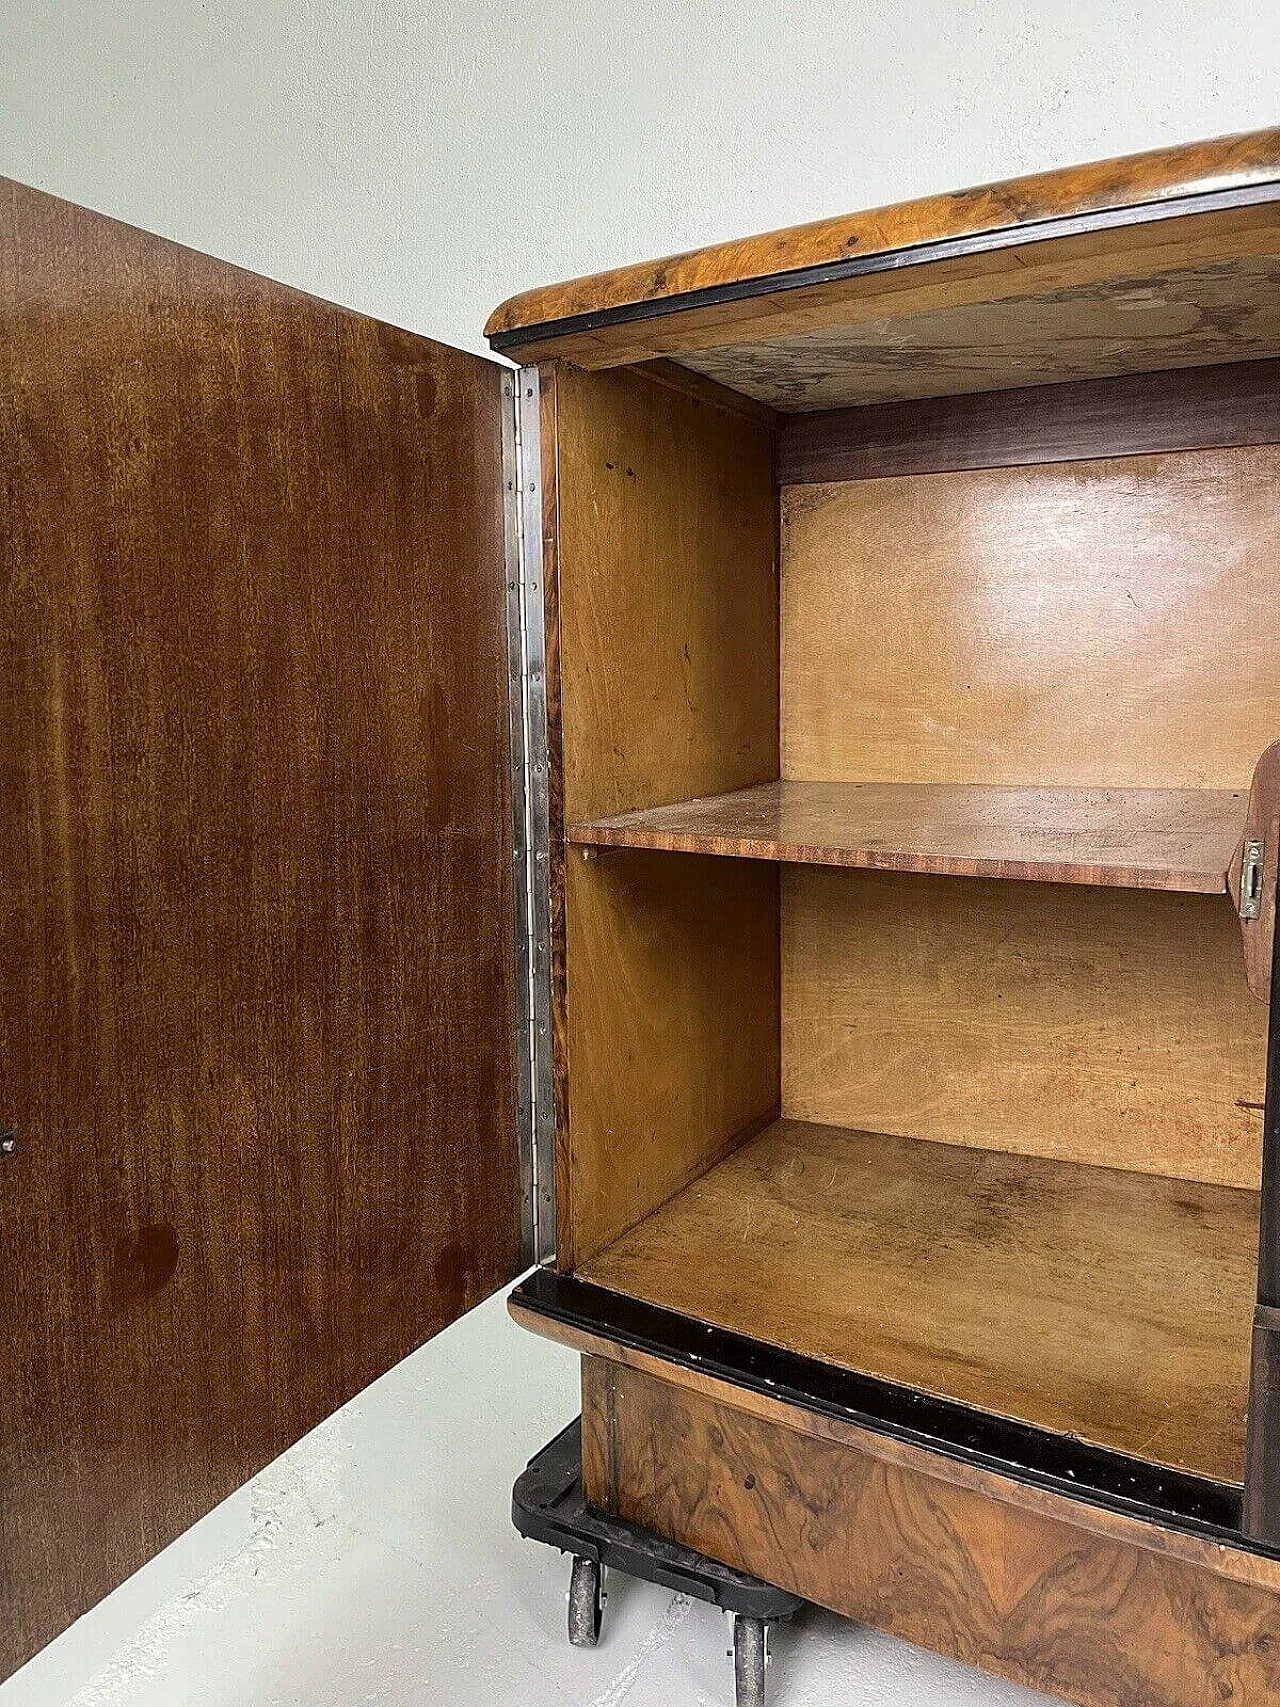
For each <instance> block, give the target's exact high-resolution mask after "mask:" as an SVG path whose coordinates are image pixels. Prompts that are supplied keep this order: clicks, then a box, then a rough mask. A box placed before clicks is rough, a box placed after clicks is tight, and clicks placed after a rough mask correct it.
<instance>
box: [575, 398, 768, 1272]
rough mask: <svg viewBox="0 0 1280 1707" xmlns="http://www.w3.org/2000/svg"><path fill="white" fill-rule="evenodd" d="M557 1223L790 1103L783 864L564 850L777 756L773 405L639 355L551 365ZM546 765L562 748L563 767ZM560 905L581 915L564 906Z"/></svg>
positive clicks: (691, 1172)
mask: <svg viewBox="0 0 1280 1707" xmlns="http://www.w3.org/2000/svg"><path fill="white" fill-rule="evenodd" d="M544 405H545V406H544V412H543V434H544V445H543V473H544V484H546V485H548V486H549V487H552V488H554V490H553V491H552V490H549V491H548V493H547V494H546V497H547V499H548V502H549V503H550V505H551V513H552V520H553V526H552V527H551V528H550V529H549V530H548V531H549V533H550V535H551V537H552V539H553V541H554V543H555V547H556V549H555V553H554V554H552V553H548V557H547V561H546V563H545V564H544V573H545V575H546V579H547V600H548V604H547V608H548V619H549V634H548V679H547V688H548V698H549V704H550V707H551V720H552V739H553V741H555V740H556V739H558V740H559V741H560V742H561V743H562V752H563V765H564V798H563V802H562V803H561V802H560V801H555V802H554V803H553V820H554V821H553V824H552V837H553V851H554V855H555V863H554V864H553V871H552V878H553V885H552V888H553V896H552V916H553V958H554V963H555V964H554V973H555V976H554V980H553V991H554V1008H555V1014H554V1019H555V1027H556V1094H557V1102H556V1116H557V1166H556V1178H557V1190H558V1207H557V1225H558V1240H557V1242H558V1253H559V1261H560V1263H561V1265H562V1266H563V1267H566V1268H571V1267H572V1266H574V1264H575V1262H577V1261H584V1260H586V1259H587V1258H588V1257H590V1256H591V1255H592V1254H593V1253H594V1252H595V1251H596V1250H598V1249H599V1248H600V1246H601V1245H603V1244H607V1243H608V1242H609V1240H610V1239H612V1238H615V1237H617V1235H618V1234H620V1233H622V1232H624V1231H625V1230H626V1228H627V1227H629V1226H630V1225H631V1224H632V1223H633V1222H634V1221H636V1220H638V1219H639V1218H640V1217H641V1216H643V1215H646V1214H647V1213H649V1211H650V1210H652V1209H655V1208H656V1207H657V1206H658V1205H659V1204H660V1203H662V1202H663V1201H664V1200H665V1199H666V1198H667V1197H669V1196H670V1195H671V1194H672V1193H673V1192H675V1191H677V1190H679V1189H680V1188H681V1186H683V1185H685V1184H687V1183H688V1181H689V1180H690V1179H691V1178H694V1177H695V1176H696V1175H697V1174H698V1173H700V1172H701V1171H702V1170H703V1169H704V1168H706V1167H709V1166H710V1165H711V1164H712V1163H713V1162H714V1161H716V1160H717V1159H718V1158H719V1157H720V1156H722V1155H723V1154H724V1153H725V1151H726V1149H727V1148H729V1147H731V1146H732V1144H733V1143H734V1142H735V1140H736V1139H737V1138H738V1137H739V1136H741V1135H743V1134H744V1133H745V1132H747V1131H752V1130H755V1129H756V1128H757V1127H758V1126H759V1125H760V1124H762V1123H763V1122H765V1121H767V1120H768V1119H770V1118H772V1116H773V1115H774V1114H775V1113H776V1111H777V1107H778V1098H779V1072H780V1069H779V1059H778V1056H779V1013H778V1001H779V994H778V991H779V970H778V940H779V929H778V876H777V872H776V870H773V869H766V868H741V869H735V870H733V871H727V870H726V869H725V867H724V862H722V861H717V860H709V859H692V858H690V859H683V860H673V859H668V858H664V857H663V856H661V855H626V854H624V855H621V856H613V855H610V856H608V857H607V858H606V859H602V860H600V861H597V862H593V863H591V864H589V865H584V864H583V862H582V860H581V858H580V857H579V856H578V854H577V853H576V851H574V852H572V854H571V856H570V863H569V864H568V866H567V867H566V865H565V862H564V851H565V850H564V844H563V832H564V824H565V821H566V818H567V820H568V821H569V822H573V821H574V820H576V819H580V818H585V817H590V816H594V815H600V814H605V813H611V812H620V811H626V810H629V809H631V808H634V807H639V806H646V805H653V804H655V803H664V802H668V801H674V800H679V799H683V798H685V797H687V796H689V795H694V794H710V793H717V792H720V791H723V790H727V789H734V788H742V787H745V786H747V785H749V784H751V783H756V782H764V781H768V780H770V779H772V778H774V777H776V776H777V774H778V574H777V557H778V499H777V489H776V487H775V485H774V482H773V433H772V429H771V426H770V425H769V423H767V422H762V421H760V420H758V419H749V418H747V417H746V416H744V415H743V414H741V413H740V412H738V411H736V410H735V411H730V410H726V409H721V408H719V407H717V406H716V405H715V403H714V402H713V401H711V400H709V399H708V398H707V397H706V396H705V395H704V396H698V395H693V394H690V393H687V392H682V391H681V390H680V389H677V388H674V387H673V385H672V384H671V383H669V382H668V381H663V382H661V383H660V382H658V381H657V380H655V379H654V378H651V377H647V376H644V375H641V374H637V373H632V372H627V371H625V370H622V371H618V372H611V373H608V374H583V373H580V372H578V371H576V370H574V369H571V368H559V369H557V370H555V372H554V373H553V374H548V375H547V376H546V383H545V384H544ZM553 768H554V767H553ZM566 921H567V922H566Z"/></svg>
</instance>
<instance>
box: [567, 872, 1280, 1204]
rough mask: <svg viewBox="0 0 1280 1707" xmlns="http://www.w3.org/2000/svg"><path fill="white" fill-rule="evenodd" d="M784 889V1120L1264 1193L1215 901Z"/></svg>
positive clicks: (1048, 890) (1128, 895) (1232, 944)
mask: <svg viewBox="0 0 1280 1707" xmlns="http://www.w3.org/2000/svg"><path fill="white" fill-rule="evenodd" d="M621 857H623V856H621V855H609V856H608V858H607V859H604V860H602V861H601V863H602V864H607V863H608V860H609V859H612V858H621ZM655 857H656V856H655ZM782 883H783V892H782V1056H783V1085H782V1105H783V1112H784V1113H785V1114H788V1115H790V1116H792V1117H793V1118H795V1119H797V1120H818V1121H829V1122H831V1123H832V1124H834V1125H838V1126H855V1127H867V1128H870V1129H871V1130H872V1131H877V1132H895V1133H898V1134H900V1135H902V1136H904V1137H912V1138H930V1139H938V1140H940V1141H943V1142H946V1143H956V1144H972V1145H975V1146H977V1147H978V1148H979V1149H996V1150H1011V1151H1017V1152H1019V1153H1024V1154H1029V1155H1044V1156H1050V1157H1055V1158H1057V1159H1059V1160H1063V1161H1078V1162H1086V1163H1091V1164H1095V1165H1098V1166H1102V1167H1117V1168H1135V1169H1138V1170H1139V1171H1140V1172H1143V1173H1151V1174H1168V1175H1176V1176H1179V1177H1182V1178H1187V1179H1200V1180H1205V1181H1208V1182H1211V1183H1214V1184H1220V1185H1235V1186H1241V1187H1245V1188H1248V1189H1256V1188H1257V1186H1258V1183H1259V1177H1260V1169H1261V1158H1262V1102H1263V1097H1264V1094H1265V1084H1266V1058H1267V1056H1266V1051H1267V1013H1266V1010H1265V1009H1264V1008H1263V1007H1262V1006H1261V1005H1260V1004H1259V1003H1258V1002H1256V1001H1254V1000H1253V998H1252V997H1251V996H1250V994H1249V991H1248V986H1247V985H1246V983H1245V977H1244V964H1243V960H1242V957H1241V953H1240V930H1239V925H1238V922H1237V920H1236V918H1235V915H1234V912H1233V909H1232V907H1231V905H1230V903H1229V902H1228V901H1227V900H1226V899H1225V898H1223V899H1221V900H1213V899H1210V898H1208V897H1205V896H1199V895H1174V894H1159V893H1155V892H1150V891H1136V890H1135V891H1120V890H1114V889H1089V888H1066V887H1058V886H1055V885H1051V884H1024V883H1000V882H995V881H989V880H986V879H983V878H976V879H974V880H972V881H970V882H966V883H956V882H953V881H951V880H949V879H947V878H935V877H916V876H898V875H896V874H893V873H888V872H884V873H881V872H857V871H824V870H821V869H820V868H817V867H787V868H784V870H783V878H782Z"/></svg>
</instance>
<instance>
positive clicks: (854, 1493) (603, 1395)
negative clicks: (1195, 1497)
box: [583, 1358, 1280, 1707]
mask: <svg viewBox="0 0 1280 1707" xmlns="http://www.w3.org/2000/svg"><path fill="white" fill-rule="evenodd" d="M710 1385H711V1384H708V1386H709V1387H710ZM734 1401H735V1396H734V1395H732V1394H730V1392H729V1390H728V1389H725V1388H723V1387H721V1389H720V1393H719V1395H717V1396H716V1397H712V1396H711V1395H710V1393H708V1394H702V1393H697V1392H694V1391H691V1390H689V1389H688V1388H684V1387H679V1386H676V1385H673V1384H671V1383H668V1382H666V1381H662V1380H658V1379H655V1378H654V1377H653V1376H652V1375H649V1374H646V1373H642V1372H640V1371H638V1370H634V1369H628V1368H626V1367H624V1366H622V1365H619V1364H615V1363H612V1362H607V1361H605V1360H603V1359H597V1358H587V1359H585V1360H584V1364H583V1471H584V1480H585V1482H586V1489H587V1496H588V1498H589V1499H590V1500H591V1502H592V1503H593V1504H594V1505H596V1506H597V1507H599V1508H600V1509H602V1510H604V1511H606V1512H610V1513H613V1514H615V1515H617V1516H620V1517H623V1518H625V1519H627V1520H628V1521H630V1522H635V1523H640V1524H643V1525H645V1526H646V1527H648V1528H650V1529H653V1530H655V1531H656V1532H657V1533H658V1534H660V1535H665V1536H669V1537H671V1538H672V1539H675V1540H677V1541H681V1542H683V1543H685V1544H686V1545H688V1546H692V1547H695V1548H697V1549H698V1550H699V1551H701V1552H704V1553H707V1554H709V1555H710V1556H711V1557H712V1558H717V1559H720V1560H722V1561H724V1562H725V1563H726V1564H730V1565H733V1566H735V1567H737V1568H738V1569H741V1570H747V1571H751V1572H754V1573H756V1574H757V1575H760V1576H763V1577H764V1578H766V1579H767V1580H769V1581H771V1582H775V1583H777V1584H779V1585H780V1586H781V1587H784V1588H787V1589H789V1590H791V1591H793V1592H794V1593H797V1594H800V1595H803V1596H805V1597H806V1598H807V1599H810V1600H813V1601H816V1602H817V1603H818V1604H820V1605H825V1606H829V1607H831V1608H833V1609H834V1610H835V1611H837V1612H841V1613H844V1614H845V1615H846V1616H848V1617H851V1618H854V1619H857V1620H858V1621H860V1622H862V1623H866V1624H870V1625H872V1626H874V1627H875V1628H878V1629H882V1630H886V1631H888V1632H889V1633H891V1634H893V1635H896V1636H901V1637H905V1638H906V1639H907V1640H908V1641H912V1642H916V1643H918V1644H920V1645H921V1646H923V1647H928V1648H932V1649H935V1650H936V1651H937V1652H939V1653H944V1654H949V1655H951V1656H953V1657H954V1658H956V1659H959V1660H962V1661H964V1662H965V1663H967V1664H969V1665H973V1666H977V1667H980V1668H982V1669H984V1670H987V1671H990V1672H994V1673H996V1674H997V1675H999V1676H1001V1677H1005V1678H1008V1679H1011V1680H1012V1681H1013V1682H1016V1683H1020V1684H1022V1685H1024V1686H1026V1687H1028V1688H1031V1689H1039V1690H1044V1691H1047V1692H1049V1693H1050V1694H1054V1695H1057V1696H1060V1697H1062V1698H1063V1699H1065V1700H1067V1701H1072V1702H1076V1703H1078V1704H1080V1707H1206V1703H1210V1702H1222V1701H1228V1702H1233V1703H1237V1704H1238V1707H1269V1704H1270V1703H1271V1702H1272V1701H1273V1700H1274V1699H1275V1697H1276V1693H1277V1691H1278V1690H1280V1594H1278V1593H1277V1585H1276V1583H1275V1577H1274V1567H1271V1568H1270V1571H1269V1576H1270V1581H1267V1580H1266V1577H1267V1574H1268V1568H1267V1565H1266V1562H1265V1561H1259V1562H1258V1563H1259V1565H1260V1567H1261V1568H1260V1570H1259V1572H1258V1578H1259V1579H1260V1580H1255V1581H1240V1580H1238V1579H1237V1578H1235V1577H1234V1576H1233V1575H1232V1574H1231V1571H1230V1566H1231V1564H1232V1563H1233V1562H1234V1560H1235V1559H1236V1558H1239V1557H1243V1555H1238V1554H1236V1553H1235V1550H1234V1549H1232V1548H1230V1547H1207V1546H1206V1547H1205V1548H1204V1562H1203V1563H1201V1562H1197V1561H1195V1560H1193V1559H1191V1558H1186V1557H1180V1556H1178V1554H1177V1553H1176V1552H1167V1551H1162V1550H1160V1548H1159V1546H1154V1547H1148V1546H1142V1545H1136V1544H1134V1543H1133V1542H1130V1541H1125V1540H1123V1539H1121V1538H1120V1537H1119V1536H1110V1535H1105V1534H1098V1533H1095V1532H1092V1531H1091V1530H1090V1528H1089V1527H1088V1525H1089V1523H1090V1522H1091V1521H1092V1519H1091V1516H1090V1514H1088V1513H1087V1511H1086V1510H1085V1508H1078V1511H1079V1516H1080V1522H1076V1521H1074V1520H1072V1518H1071V1517H1070V1516H1068V1515H1067V1514H1068V1512H1069V1511H1070V1508H1069V1506H1068V1502H1066V1501H1057V1502H1055V1503H1056V1504H1057V1506H1058V1507H1059V1508H1060V1509H1062V1510H1063V1515H1062V1516H1061V1517H1055V1516H1050V1515H1048V1512H1047V1510H1041V1509H1036V1507H1035V1506H1034V1505H1032V1504H1030V1503H1027V1502H1026V1500H1025V1493H1026V1492H1027V1491H1022V1490H1018V1491H1015V1490H1014V1489H1013V1485H1012V1484H1009V1483H1007V1482H1006V1483H1004V1484H1003V1488H1002V1487H1001V1484H1000V1479H998V1478H995V1477H989V1478H987V1485H986V1486H963V1485H960V1484H959V1483H958V1482H957V1481H955V1480H954V1479H949V1478H950V1472H949V1470H948V1468H947V1467H946V1466H945V1465H944V1464H943V1462H942V1461H941V1460H938V1459H934V1458H932V1457H931V1456H930V1455H928V1454H924V1453H919V1454H917V1455H916V1457H917V1459H918V1463H917V1464H913V1465H906V1464H895V1463H892V1462H886V1460H885V1459H884V1458H883V1457H880V1456H877V1455H874V1454H873V1453H869V1452H865V1451H862V1450H860V1449H859V1448H858V1447H857V1446H855V1445H852V1444H850V1443H848V1442H846V1441H844V1440H841V1439H822V1438H820V1437H817V1436H815V1435H813V1434H810V1433H806V1432H802V1431H800V1430H798V1429H793V1428H791V1427H788V1426H786V1425H785V1424H782V1423H779V1422H777V1421H774V1420H771V1419H767V1418H765V1417H763V1416H761V1415H757V1414H754V1413H753V1412H752V1411H749V1410H744V1409H741V1408H739V1406H738V1405H737V1404H736V1402H734ZM935 1470H936V1471H937V1472H938V1473H937V1474H935V1473H934V1471H935ZM1002 1494H1003V1497H1001V1496H1002ZM1032 1497H1033V1498H1034V1497H1035V1496H1032ZM1039 1499H1040V1500H1042V1501H1043V1500H1044V1499H1045V1496H1039ZM1131 1528H1133V1529H1135V1530H1137V1529H1140V1528H1146V1529H1148V1530H1149V1531H1150V1534H1151V1535H1152V1537H1153V1538H1156V1537H1161V1536H1162V1532H1161V1531H1159V1530H1158V1529H1156V1528H1155V1527H1154V1526H1151V1525H1137V1524H1133V1525H1131Z"/></svg>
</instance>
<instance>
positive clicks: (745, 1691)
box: [733, 1618, 769, 1707]
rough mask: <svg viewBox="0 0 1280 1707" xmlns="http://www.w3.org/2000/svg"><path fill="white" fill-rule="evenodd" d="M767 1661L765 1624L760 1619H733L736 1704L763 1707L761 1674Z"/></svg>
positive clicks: (766, 1630)
mask: <svg viewBox="0 0 1280 1707" xmlns="http://www.w3.org/2000/svg"><path fill="white" fill-rule="evenodd" d="M768 1663H769V1636H768V1625H767V1624H765V1622H764V1620H763V1619H762V1618H735V1619H734V1621H733V1687H734V1700H735V1701H736V1702H737V1707H764V1673H765V1667H766V1666H767V1665H768Z"/></svg>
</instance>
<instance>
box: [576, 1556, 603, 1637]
mask: <svg viewBox="0 0 1280 1707" xmlns="http://www.w3.org/2000/svg"><path fill="white" fill-rule="evenodd" d="M603 1610H604V1600H603V1596H602V1594H601V1592H600V1567H599V1565H597V1564H596V1562H595V1560H594V1559H575V1560H574V1561H573V1570H572V1571H571V1572H570V1574H569V1641H570V1643H571V1644H572V1646H573V1647H575V1648H594V1647H595V1645H596V1643H597V1642H598V1641H599V1640H600V1619H601V1617H602V1615H603Z"/></svg>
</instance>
